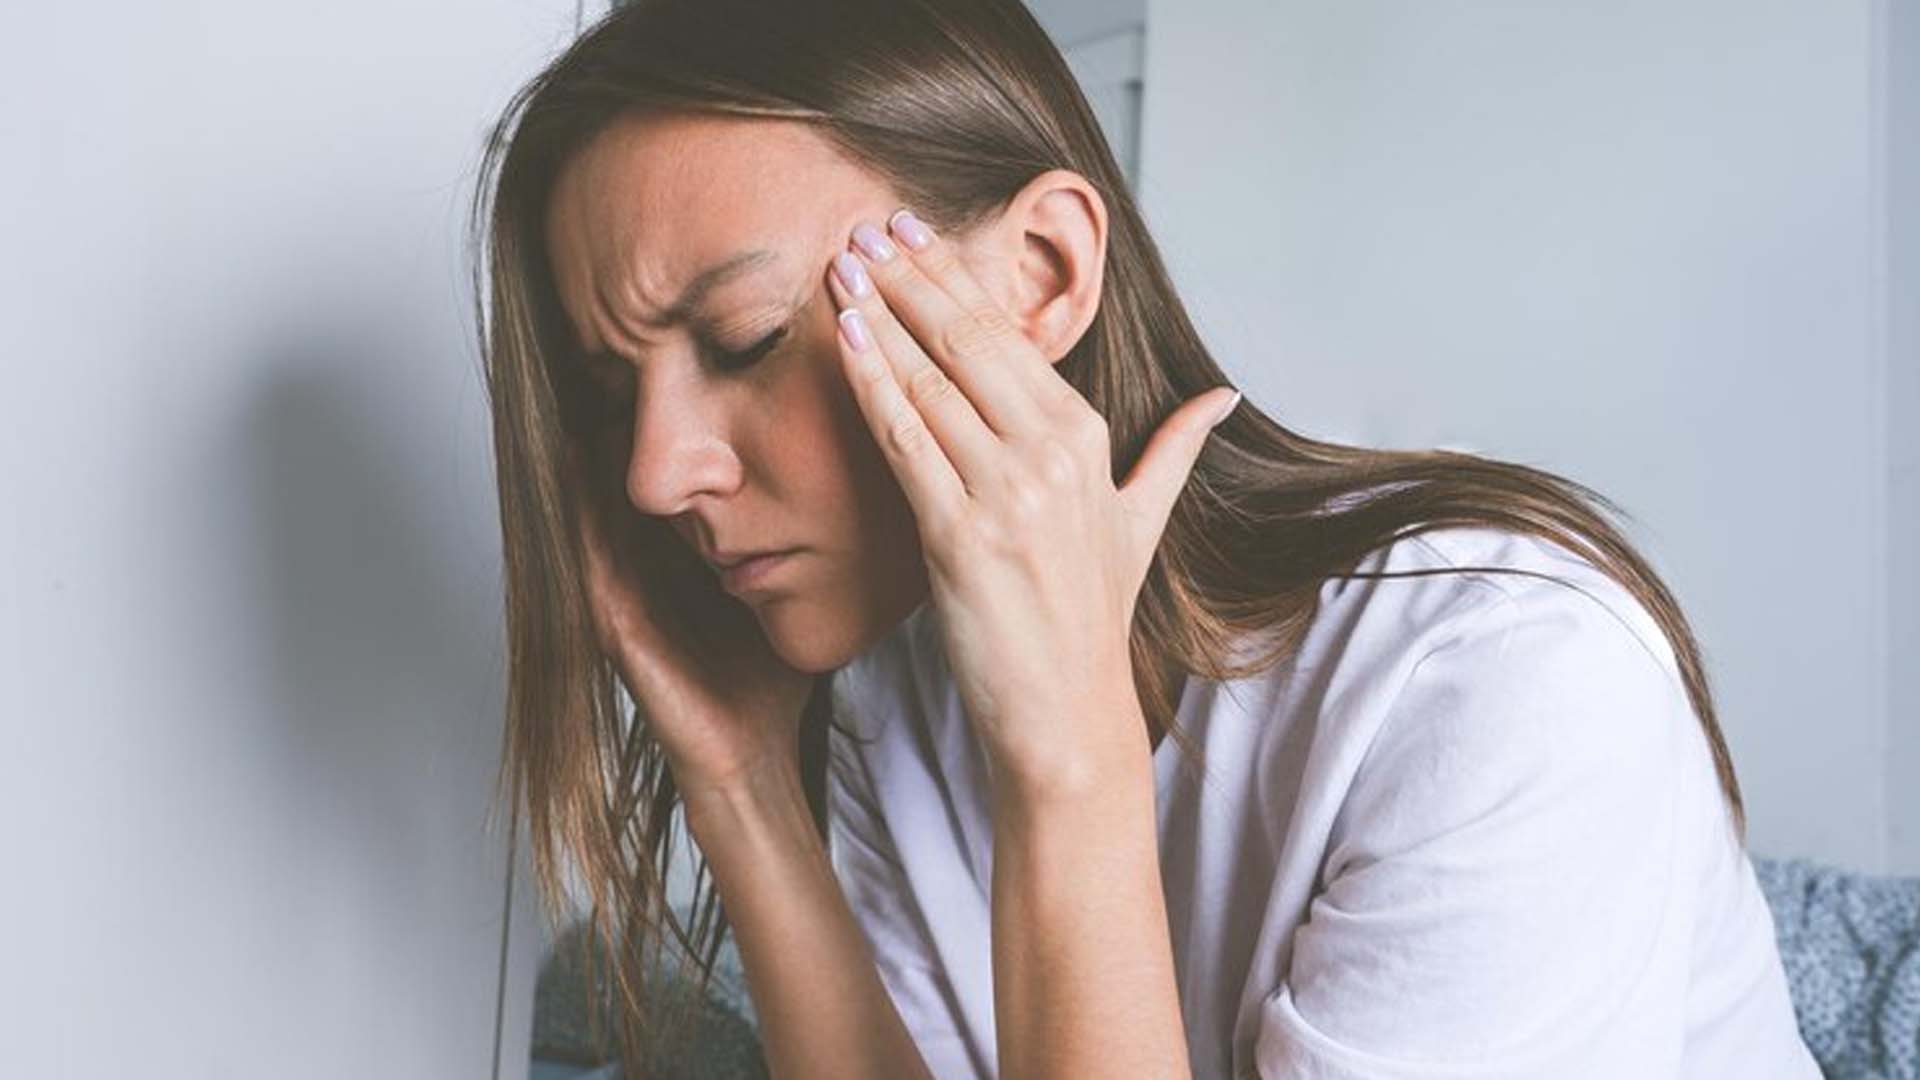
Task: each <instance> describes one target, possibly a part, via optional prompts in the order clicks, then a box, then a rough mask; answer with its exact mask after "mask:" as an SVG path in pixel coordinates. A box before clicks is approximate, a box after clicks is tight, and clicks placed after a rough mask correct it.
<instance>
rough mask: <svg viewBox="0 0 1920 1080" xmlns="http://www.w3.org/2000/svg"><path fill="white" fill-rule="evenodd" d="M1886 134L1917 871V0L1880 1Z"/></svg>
mask: <svg viewBox="0 0 1920 1080" xmlns="http://www.w3.org/2000/svg"><path fill="white" fill-rule="evenodd" d="M1881 8H1882V13H1883V17H1884V19H1885V34H1886V43H1887V44H1886V51H1885V54H1884V56H1883V66H1882V70H1883V71H1884V72H1885V73H1886V74H1885V79H1884V83H1883V87H1884V92H1885V96H1886V102H1887V109H1886V122H1885V123H1884V125H1882V130H1884V131H1886V132H1887V133H1888V135H1889V145H1888V148H1887V149H1888V153H1887V157H1886V161H1887V182H1886V185H1885V187H1884V189H1883V190H1884V191H1885V192H1886V193H1887V198H1888V207H1887V209H1888V216H1889V223H1890V228H1889V230H1888V239H1889V244H1888V248H1889V252H1888V254H1889V259H1888V270H1889V274H1888V290H1887V296H1888V299H1889V300H1890V301H1891V309H1890V311H1889V316H1890V317H1889V319H1888V323H1887V330H1888V344H1889V349H1888V352H1887V358H1888V366H1887V402H1888V406H1887V415H1888V429H1887V434H1888V450H1889V456H1890V459H1891V465H1892V467H1891V471H1890V474H1889V475H1890V478H1891V481H1892V482H1891V488H1890V494H1889V504H1890V513H1889V515H1888V521H1889V524H1890V526H1891V532H1892V541H1891V542H1890V543H1889V544H1888V554H1889V556H1890V557H1889V560H1888V561H1889V574H1890V580H1891V582H1892V587H1891V588H1890V589H1889V595H1890V596H1891V598H1892V604H1891V605H1890V611H1891V614H1892V616H1893V633H1892V651H1891V656H1892V658H1893V666H1892V672H1893V687H1892V694H1891V696H1890V701H1891V704H1892V712H1891V713H1890V714H1889V717H1890V727H1889V733H1890V740H1889V741H1890V746H1889V750H1890V753H1889V754H1888V756H1887V770H1888V771H1887V776H1888V779H1889V786H1888V790H1889V794H1890V795H1891V797H1892V800H1893V803H1892V808H1891V809H1892V818H1893V827H1892V830H1891V842H1892V845H1893V857H1892V860H1891V861H1892V863H1893V865H1895V866H1900V867H1907V868H1910V869H1911V868H1914V867H1920V566H1916V565H1915V563H1916V557H1920V0H1881Z"/></svg>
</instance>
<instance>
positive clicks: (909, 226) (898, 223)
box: [887, 209, 933, 251]
mask: <svg viewBox="0 0 1920 1080" xmlns="http://www.w3.org/2000/svg"><path fill="white" fill-rule="evenodd" d="M887 228H889V229H892V230H893V235H895V236H897V237H899V238H900V242H901V243H903V244H905V245H907V246H908V247H910V248H912V249H913V250H915V251H922V250H925V248H926V246H927V245H928V244H931V243H933V230H932V229H929V228H927V223H926V222H924V221H921V220H920V219H919V218H917V217H914V216H913V211H911V210H906V209H901V210H895V211H894V212H893V216H892V217H890V218H888V219H887Z"/></svg>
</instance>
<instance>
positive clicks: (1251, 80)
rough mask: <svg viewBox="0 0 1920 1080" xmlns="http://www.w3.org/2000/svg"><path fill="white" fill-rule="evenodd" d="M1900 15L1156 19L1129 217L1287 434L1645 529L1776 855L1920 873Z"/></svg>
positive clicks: (1784, 3) (1244, 13)
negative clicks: (1898, 245)
mask: <svg viewBox="0 0 1920 1080" xmlns="http://www.w3.org/2000/svg"><path fill="white" fill-rule="evenodd" d="M1876 2H1880V0H1761V2H1755V0H1696V2H1691V3H1686V4H1677V5H1676V4H1673V3H1669V2H1664V0H1622V2H1619V3H1612V4H1571V3H1546V4H1542V3H1535V2H1518V0H1514V2H1483V3H1475V4H1444V5H1435V4H1422V3H1416V2H1394V0H1346V2H1343V3H1337V4H1336V3H1305V2H1301V0H1180V2H1178V3H1175V2H1172V0H1154V2H1153V3H1151V4H1150V5H1149V14H1148V21H1147V25H1148V34H1147V49H1146V75H1145V107H1144V118H1143V127H1142V158H1141V187H1142V193H1143V201H1144V204H1145V206H1146V210H1147V213H1148V215H1149V218H1150V221H1151V222H1152V224H1153V226H1154V228H1155V230H1156V234H1157V236H1158V237H1159V240H1160V242H1161V244H1162V245H1163V246H1164V248H1165V250H1166V252H1167V254H1168V256H1169V258H1170V260H1171V261H1172V263H1173V264H1174V266H1175V271H1176V274H1177V276H1178V278H1179V280H1180V282H1181V285H1182V287H1183V290H1184V291H1185V293H1186V294H1187V296H1188V297H1189V299H1190V301H1191V303H1192V304H1193V306H1194V309H1195V312H1196V315H1197V317H1198V318H1199V320H1200V323H1201V326H1202V328H1203V330H1204V331H1205V332H1206V333H1207V335H1208V339H1209V341H1210V342H1211V343H1212V344H1213V345H1214V346H1215V348H1216V350H1217V352H1218V354H1219V356H1220V357H1221V360H1222V363H1223V364H1225V365H1226V366H1227V367H1228V369H1229V370H1230V372H1231V373H1232V374H1233V375H1234V376H1235V377H1236V379H1237V380H1239V381H1241V382H1242V383H1243V385H1245V386H1246V387H1247V390H1248V393H1249V396H1250V397H1252V398H1253V399H1254V400H1255V401H1256V402H1257V403H1258V404H1259V405H1260V406H1261V407H1262V408H1264V409H1266V410H1267V411H1269V412H1271V413H1273V414H1275V415H1276V416H1278V417H1279V418H1280V419H1281V420H1282V421H1283V422H1285V423H1288V424H1290V425H1292V426H1294V427H1296V428H1298V429H1301V430H1303V431H1305V432H1307V433H1310V434H1316V435H1321V436H1326V437H1332V438H1338V439H1344V440H1352V441H1358V442H1363V443H1370V444H1377V445H1390V446H1432V445H1449V446H1455V447H1465V448H1469V449H1473V450H1478V451H1483V452H1486V453H1490V454H1494V455H1495V456H1499V457H1504V458H1508V459H1514V460H1520V461H1525V462H1529V463H1532V464H1536V465H1541V466H1544V467H1547V468H1551V469H1554V470H1557V471H1560V472H1563V473H1566V474H1568V475H1571V476H1572V477H1574V478H1575V479H1579V480H1582V481H1584V482H1587V483H1589V484H1591V485H1593V486H1595V487H1597V488H1598V489H1599V490H1601V491H1602V492H1604V493H1606V494H1608V495H1610V496H1613V497H1614V498H1615V499H1616V501H1619V502H1620V503H1622V504H1623V505H1624V506H1625V507H1626V509H1627V510H1628V511H1629V512H1631V513H1632V514H1634V515H1635V516H1636V517H1637V519H1638V521H1639V525H1638V526H1637V527H1636V528H1635V529H1634V530H1633V535H1634V536H1635V537H1636V538H1637V540H1638V541H1639V542H1640V543H1641V544H1642V545H1643V550H1645V551H1646V552H1647V553H1648V554H1649V556H1650V557H1651V558H1652V559H1653V561H1654V563H1655V564H1656V566H1657V567H1658V568H1659V569H1660V570H1661V571H1662V573H1663V574H1664V575H1665V576H1666V577H1667V579H1668V581H1669V583H1670V584H1671V585H1672V586H1673V587H1674V589H1675V591H1676V593H1677V594H1678V596H1679V599H1680V600H1681V602H1682V604H1683V605H1684V606H1685V608H1686V610H1687V611H1688V612H1689V613H1690V615H1691V617H1692V618H1693V620H1694V623H1695V628H1696V630H1697V632H1698V633H1699V635H1700V637H1701V640H1702V642H1703V644H1704V648H1705V651H1706V657H1707V661H1708V664H1709V670H1710V674H1711V676H1712V678H1713V681H1714V685H1715V688H1716V690H1717V694H1718V700H1719V704H1720V709H1721V715H1722V719H1723V723H1724V726H1725V729H1726V732H1727V735H1728V738H1729V740H1730V741H1731V743H1732V747H1733V752H1734V756H1735V761H1736V764H1737V766H1738V769H1739V772H1740V775H1741V779H1742V781H1743V782H1744V785H1745V788H1746V792H1747V796H1748V801H1749V806H1750V812H1751V820H1752V831H1751V834H1750V836H1751V840H1752V846H1753V848H1754V850H1756V851H1759V852H1763V853H1770V854H1803V855H1811V856H1816V857H1820V858H1824V859H1828V860H1832V861H1835V862H1839V863H1842V864H1845V865H1849V866H1852V867H1856V868H1860V869H1867V870H1881V869H1887V868H1895V869H1905V870H1907V871H1920V842H1917V841H1915V840H1914V839H1913V838H1912V833H1911V832H1906V833H1904V834H1903V835H1905V836H1907V837H1908V839H1907V840H1905V841H1903V842H1902V844H1901V846H1900V847H1899V849H1898V850H1897V851H1896V850H1895V849H1894V847H1893V844H1892V842H1891V840H1890V836H1891V835H1892V830H1891V829H1890V825H1891V823H1892V819H1893V818H1894V816H1895V815H1896V814H1903V815H1908V818H1907V819H1905V820H1911V815H1913V814H1914V813H1915V812H1916V810H1917V809H1920V805H1917V804H1916V802H1915V796H1914V795H1913V794H1912V793H1911V790H1910V788H1911V787H1912V786H1913V785H1912V783H1911V780H1910V778H1911V777H1912V775H1913V773H1912V772H1911V771H1909V772H1907V773H1905V774H1903V775H1902V776H1900V777H1898V778H1896V777H1895V776H1894V775H1893V774H1892V772H1891V771H1890V770H1892V769H1896V768H1900V767H1902V761H1904V764H1905V767H1906V768H1907V769H1909V770H1911V769H1912V767H1913V765H1914V764H1916V763H1920V748H1916V747H1915V745H1914V743H1915V739H1916V736H1915V734H1914V732H1913V724H1914V721H1913V714H1912V712H1911V711H1909V713H1908V714H1907V716H1906V717H1903V718H1902V721H1901V723H1900V725H1898V726H1896V725H1893V724H1891V723H1890V720H1889V698H1890V694H1891V692H1892V688H1893V685H1894V680H1893V677H1892V675H1891V671H1892V668H1893V665H1890V663H1889V637H1890V633H1891V629H1890V619H1891V611H1892V610H1893V609H1894V608H1895V606H1896V605H1897V603H1899V602H1904V603H1905V604H1906V606H1907V610H1911V609H1912V608H1913V607H1914V606H1916V602H1920V597H1916V596H1915V592H1914V577H1913V576H1912V575H1911V574H1910V573H1909V574H1907V575H1906V576H1905V577H1904V578H1901V579H1900V580H1898V581H1895V580H1894V579H1893V578H1892V577H1891V576H1890V573H1889V570H1888V566H1889V562H1890V560H1891V557H1892V555H1893V551H1892V544H1893V543H1894V537H1893V534H1892V533H1891V532H1890V520H1891V518H1890V507H1889V503H1890V492H1891V491H1892V490H1893V489H1894V486H1895V485H1894V484H1892V483H1890V481H1891V480H1892V478H1893V477H1894V473H1893V471H1891V466H1892V460H1891V457H1890V453H1889V432H1888V428H1889V423H1890V421H1889V412H1888V409H1887V407H1886V405H1885V400H1886V395H1887V394H1888V392H1889V390H1892V389H1896V388H1897V386H1904V387H1905V388H1906V389H1905V391H1904V392H1905V393H1906V394H1907V396H1908V400H1907V401H1906V402H1905V403H1903V404H1902V405H1900V406H1898V408H1899V409H1901V410H1902V411H1903V413H1904V420H1905V423H1906V424H1907V425H1909V427H1910V425H1911V423H1912V421H1913V419H1914V416H1913V412H1914V407H1913V405H1912V402H1911V397H1912V393H1913V391H1912V387H1913V385H1914V384H1913V377H1912V365H1913V362H1914V361H1913V358H1912V344H1913V339H1914V335H1913V329H1912V321H1911V313H1912V305H1911V302H1910V301H1908V302H1907V303H1906V305H1905V309H1904V310H1905V311H1906V312H1907V315H1908V321H1907V322H1906V323H1905V324H1903V325H1904V326H1905V330H1904V331H1903V333H1904V334H1905V335H1906V337H1905V344H1906V346H1907V351H1906V355H1905V356H1904V358H1903V359H1902V360H1901V362H1900V364H1899V365H1890V364H1888V362H1887V361H1888V353H1887V349H1888V347H1889V337H1888V335H1887V334H1886V333H1885V332H1884V330H1885V326H1886V323H1887V315H1888V292H1887V289H1888V278H1887V275H1886V274H1885V273H1884V272H1883V270H1884V263H1883V260H1884V257H1885V252H1884V250H1883V245H1882V244H1881V237H1882V235H1883V233H1884V231H1885V228H1886V207H1887V204H1888V200H1887V199H1885V198H1883V197H1882V196H1883V194H1884V192H1885V190H1886V189H1885V188H1883V187H1882V185H1885V184H1887V183H1888V176H1887V173H1886V168H1885V160H1884V158H1885V155H1884V153H1883V151H1884V149H1885V147H1884V143H1885V142H1886V134H1887V129H1886V127H1885V125H1886V123H1887V118H1886V115H1885V108H1884V105H1885V102H1884V101H1883V100H1882V98H1881V91H1878V90H1876V89H1875V87H1876V85H1877V84H1876V82H1875V81H1874V79H1873V78H1872V77H1871V76H1873V75H1874V74H1875V73H1876V72H1881V68H1880V66H1879V65H1881V64H1882V63H1883V61H1884V57H1883V55H1882V50H1883V47H1884V46H1885V45H1886V39H1885V29H1884V26H1883V25H1882V24H1883V22H1884V20H1881V19H1879V18H1878V17H1877V16H1878V13H1879V9H1878V8H1876V7H1875V6H1874V4H1875V3H1876ZM1892 2H1893V3H1894V4H1896V5H1904V6H1905V8H1906V10H1905V12H1904V14H1903V16H1902V17H1903V18H1904V19H1905V20H1906V21H1905V22H1904V23H1903V24H1902V25H1903V26H1904V27H1905V31H1904V33H1905V40H1907V41H1908V42H1909V43H1910V42H1911V38H1912V25H1913V22H1912V19H1913V15H1912V10H1911V0H1892ZM1906 55H1907V57H1908V60H1909V67H1908V76H1909V81H1908V83H1907V84H1906V85H1907V86H1908V87H1909V95H1910V93H1911V90H1910V88H1911V64H1910V62H1911V60H1912V58H1913V55H1914V54H1913V52H1912V50H1911V49H1910V48H1909V51H1908V52H1907V54H1906ZM1882 73H1883V72H1882ZM1909 101H1911V97H1909ZM1907 115H1909V116H1912V115H1914V114H1913V113H1912V112H1909V113H1908V114H1907ZM1913 126H1914V125H1912V124H1909V125H1908V129H1909V130H1908V134H1907V136H1906V141H1905V143H1903V146H1904V150H1903V153H1904V154H1905V155H1906V156H1905V157H1903V158H1902V159H1901V160H1902V161H1903V162H1904V165H1903V166H1902V167H1903V168H1904V170H1905V172H1904V174H1903V175H1904V177H1905V178H1906V180H1907V181H1908V183H1907V185H1906V187H1905V188H1904V190H1903V191H1901V192H1900V193H1899V201H1900V205H1901V206H1902V213H1903V214H1904V215H1906V216H1905V218H1904V220H1905V221H1906V222H1907V223H1908V224H1907V232H1906V236H1907V241H1906V243H1907V248H1906V250H1907V252H1908V256H1909V260H1908V262H1907V263H1905V264H1904V267H1905V270H1904V273H1905V274H1906V278H1905V280H1906V281H1907V282H1908V284H1909V287H1910V286H1911V283H1912V282H1913V280H1914V278H1913V269H1912V266H1913V264H1912V260H1911V255H1912V252H1913V250H1914V249H1913V245H1912V224H1911V222H1912V217H1911V215H1912V212H1913V210H1912V199H1913V191H1914V187H1913V185H1912V183H1911V180H1912V178H1913V175H1914V174H1913V157H1912V141H1911V129H1912V127H1913ZM1909 291H1910V292H1911V289H1909ZM1901 445H1904V446H1905V448H1906V449H1905V451H1904V452H1905V454H1906V455H1907V456H1906V461H1907V470H1908V471H1907V472H1906V474H1905V475H1906V477H1907V479H1906V480H1905V483H1906V485H1907V486H1906V489H1905V490H1906V491H1907V492H1908V493H1909V494H1908V498H1907V502H1906V504H1905V510H1904V515H1905V517H1904V525H1903V526H1901V527H1903V528H1904V530H1905V531H1904V534H1903V540H1902V542H1904V543H1906V544H1907V545H1908V547H1907V548H1906V549H1905V553H1904V554H1903V555H1902V557H1903V558H1904V557H1908V556H1910V554H1911V551H1912V550H1913V546H1912V544H1913V539H1914V537H1915V531H1914V524H1913V520H1914V519H1913V502H1912V498H1911V490H1912V470H1911V464H1912V460H1913V458H1912V442H1911V439H1910V438H1906V440H1905V441H1904V442H1903V443H1902V444H1901ZM1896 586H1897V587H1899V588H1901V589H1903V590H1904V593H1905V596H1904V600H1903V601H1895V600H1894V599H1891V598H1890V597H1889V595H1888V590H1889V588H1890V587H1896ZM1905 626H1906V627H1907V629H1906V631H1905V633H1906V638H1905V646H1904V647H1905V648H1906V650H1907V653H1906V656H1905V658H1904V659H1903V660H1902V665H1904V666H1903V668H1902V670H1904V671H1906V672H1907V673H1908V674H1906V675H1905V676H1904V677H1903V680H1904V681H1903V682H1902V684H1901V685H1902V686H1903V687H1904V688H1905V689H1904V693H1905V701H1906V703H1907V707H1908V709H1909V710H1911V708H1912V703H1913V700H1914V698H1913V688H1912V687H1913V683H1912V675H1911V669H1912V667H1913V665H1914V660H1915V658H1914V656H1913V640H1914V639H1913V633H1912V629H1911V627H1912V623H1911V622H1908V623H1906V624H1905ZM1890 749H1892V750H1894V751H1896V752H1898V751H1901V750H1903V749H1904V752H1905V755H1906V756H1905V758H1904V759H1902V758H1900V757H1899V756H1898V754H1897V753H1896V754H1895V755H1893V756H1890V755H1889V750H1890ZM1896 780H1897V781H1898V782H1894V783H1890V781H1896ZM1890 787H1891V788H1895V789H1898V790H1897V792H1895V793H1890ZM1896 856H1897V858H1896ZM1896 864H1897V865H1896Z"/></svg>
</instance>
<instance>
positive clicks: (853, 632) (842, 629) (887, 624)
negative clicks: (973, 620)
mask: <svg viewBox="0 0 1920 1080" xmlns="http://www.w3.org/2000/svg"><path fill="white" fill-rule="evenodd" d="M921 599H922V597H915V596H913V595H912V594H911V593H909V594H907V595H906V596H900V597H895V598H893V602H891V603H887V604H883V605H881V608H882V609H881V610H879V611H867V610H862V609H861V608H859V607H855V606H849V605H833V606H831V607H821V606H819V605H816V604H809V603H806V602H804V601H802V600H799V599H798V598H792V597H789V598H785V599H775V600H772V601H768V602H763V603H761V604H758V605H755V606H754V609H753V610H754V615H755V617H756V618H758V619H759V620H760V629H761V630H762V631H764V632H765V633H766V635H767V644H768V646H769V647H771V648H772V649H773V651H774V654H775V655H777V656H779V657H780V659H782V660H784V661H786V663H787V665H788V666H789V667H791V668H793V669H794V670H796V671H804V672H807V673H808V674H812V675H820V674H825V673H827V672H830V671H834V670H837V669H839V668H841V667H844V666H846V664H847V662H848V661H850V660H852V659H853V658H854V657H856V656H859V655H860V654H861V653H863V652H865V651H867V650H868V649H870V648H872V647H873V646H874V645H875V644H876V643H878V642H879V641H880V639H881V638H884V637H886V636H887V635H888V634H890V633H892V632H893V630H894V629H895V628H896V627H898V626H899V625H900V624H901V622H903V621H904V620H905V619H906V617H907V616H908V615H911V614H912V613H913V612H914V611H915V610H916V609H917V608H918V607H919V606H920V600H921Z"/></svg>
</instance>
